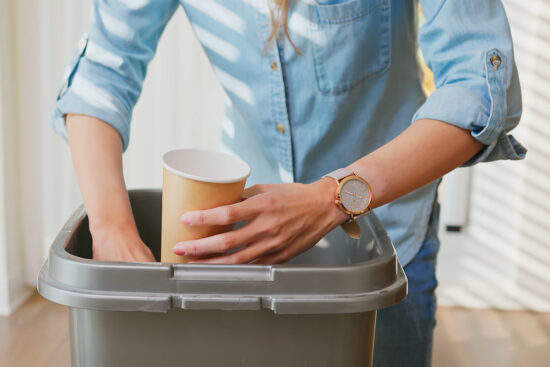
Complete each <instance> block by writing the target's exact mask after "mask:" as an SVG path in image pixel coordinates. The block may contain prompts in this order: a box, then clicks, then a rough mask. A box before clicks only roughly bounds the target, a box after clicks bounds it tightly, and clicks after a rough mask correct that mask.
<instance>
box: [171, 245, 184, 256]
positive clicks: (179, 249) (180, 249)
mask: <svg viewBox="0 0 550 367" xmlns="http://www.w3.org/2000/svg"><path fill="white" fill-rule="evenodd" d="M172 252H174V253H175V254H176V255H185V247H178V246H175V247H174V248H173V249H172Z"/></svg>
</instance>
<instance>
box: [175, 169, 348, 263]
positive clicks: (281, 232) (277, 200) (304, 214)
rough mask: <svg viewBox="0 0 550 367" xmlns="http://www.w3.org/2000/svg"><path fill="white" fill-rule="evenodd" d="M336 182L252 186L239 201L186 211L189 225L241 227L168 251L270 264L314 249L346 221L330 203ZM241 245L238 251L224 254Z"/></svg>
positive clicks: (184, 217)
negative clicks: (243, 222) (330, 232)
mask: <svg viewBox="0 0 550 367" xmlns="http://www.w3.org/2000/svg"><path fill="white" fill-rule="evenodd" d="M335 190H336V182H335V181H334V180H333V179H331V178H323V179H321V180H319V181H316V182H314V183H311V184H300V183H288V184H276V185H254V186H252V187H250V188H248V189H246V190H245V191H244V193H243V199H244V200H243V201H241V202H239V203H236V204H232V205H225V206H220V207H217V208H214V209H208V210H200V211H192V212H187V213H185V214H184V215H182V217H181V220H182V222H183V223H185V224H187V225H190V226H201V225H202V226H211V225H226V224H232V223H237V222H240V221H246V224H245V225H244V226H243V227H240V228H238V229H235V230H233V231H229V232H226V233H222V234H218V235H214V236H211V237H207V238H202V239H199V240H190V241H184V242H180V243H178V244H176V245H175V246H174V249H173V251H174V253H175V254H177V255H186V256H203V255H212V254H220V253H222V254H221V255H219V256H215V257H210V258H207V259H201V260H197V261H192V262H196V263H219V264H247V263H250V262H254V263H255V264H276V263H283V262H285V261H288V260H290V259H291V258H293V257H294V256H296V255H298V254H300V253H302V252H304V251H306V250H307V249H309V248H310V247H312V246H313V245H315V244H316V243H317V242H318V241H319V240H320V239H321V238H322V237H323V236H324V235H325V234H326V233H328V232H329V231H331V230H332V229H333V228H335V227H336V226H338V225H339V224H340V223H342V222H344V221H345V220H346V219H347V215H346V214H345V213H344V212H342V211H341V210H340V209H338V207H337V206H336V205H335V204H334V192H335ZM242 245H245V246H244V247H243V248H241V249H239V250H237V251H234V252H231V253H226V252H227V251H230V250H233V249H236V248H238V247H241V246H242Z"/></svg>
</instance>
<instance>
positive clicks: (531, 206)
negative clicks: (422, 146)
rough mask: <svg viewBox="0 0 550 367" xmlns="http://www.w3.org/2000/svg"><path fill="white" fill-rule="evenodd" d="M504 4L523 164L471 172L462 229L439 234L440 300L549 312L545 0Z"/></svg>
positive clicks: (549, 57) (549, 87)
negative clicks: (518, 93)
mask: <svg viewBox="0 0 550 367" xmlns="http://www.w3.org/2000/svg"><path fill="white" fill-rule="evenodd" d="M504 4H505V7H506V10H507V13H508V17H509V19H510V23H511V25H512V35H513V38H514V43H515V51H516V58H517V62H518V68H519V74H520V80H521V84H522V91H523V102H524V114H523V118H522V121H521V123H520V126H519V127H518V128H517V129H516V130H514V132H513V134H514V136H516V137H517V138H518V140H520V141H521V142H522V143H523V144H525V145H526V146H527V148H528V149H529V152H528V154H527V158H526V159H525V160H524V161H522V162H509V161H505V162H497V163H491V164H481V165H479V166H476V167H475V168H474V169H473V172H472V186H471V197H470V211H469V225H468V227H467V228H466V230H465V232H464V233H462V234H448V233H445V232H444V231H442V232H441V237H442V247H441V253H440V256H439V264H438V278H439V281H440V288H439V290H438V296H439V297H438V299H439V303H440V304H442V305H461V306H466V307H498V308H503V309H533V310H541V311H550V186H549V183H550V109H548V106H550V38H549V37H548V34H550V1H548V0H536V1H529V2H525V1H522V0H505V1H504ZM449 195H455V194H454V193H449Z"/></svg>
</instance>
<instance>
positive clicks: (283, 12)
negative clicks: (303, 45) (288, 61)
mask: <svg viewBox="0 0 550 367" xmlns="http://www.w3.org/2000/svg"><path fill="white" fill-rule="evenodd" d="M272 1H273V3H274V4H275V6H274V7H269V16H270V18H271V34H270V35H269V38H268V39H267V42H266V44H265V48H264V52H265V51H266V50H267V48H268V47H269V46H271V44H272V43H273V42H275V40H276V39H277V37H279V32H280V30H281V27H282V28H283V33H284V34H285V36H286V38H287V39H288V42H290V45H291V46H292V48H293V49H294V50H295V51H296V53H297V54H298V55H302V52H301V51H300V50H299V49H298V47H296V45H295V44H294V42H293V41H292V38H290V34H289V32H288V9H289V8H290V1H291V0H272ZM273 8H275V9H273Z"/></svg>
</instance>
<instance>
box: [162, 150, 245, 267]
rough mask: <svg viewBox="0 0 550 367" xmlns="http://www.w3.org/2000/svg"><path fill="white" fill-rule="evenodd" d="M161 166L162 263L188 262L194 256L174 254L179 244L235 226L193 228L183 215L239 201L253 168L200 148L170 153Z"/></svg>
mask: <svg viewBox="0 0 550 367" xmlns="http://www.w3.org/2000/svg"><path fill="white" fill-rule="evenodd" d="M162 163H163V166H164V167H163V181H162V234H161V261H162V262H168V263H185V262H187V261H189V260H190V259H191V257H189V256H178V255H176V254H174V253H173V252H172V248H173V247H174V245H175V244H176V243H178V242H181V241H185V240H193V239H199V238H204V237H209V236H212V235H214V234H218V233H222V232H227V231H230V230H231V229H232V228H233V225H227V226H196V227H195V226H193V227H191V226H187V225H185V224H184V223H182V222H181V221H180V217H181V215H182V214H184V213H185V212H188V211H191V210H202V209H211V208H215V207H218V206H221V205H228V204H233V203H236V202H238V201H240V200H241V195H242V193H243V190H244V186H245V183H246V179H247V178H248V176H249V175H250V167H249V166H248V165H247V164H246V163H245V162H244V161H242V160H241V159H239V158H238V157H236V156H232V155H229V154H226V153H222V152H217V151H209V150H200V149H178V150H172V151H169V152H167V153H165V154H164V156H163V157H162Z"/></svg>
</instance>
